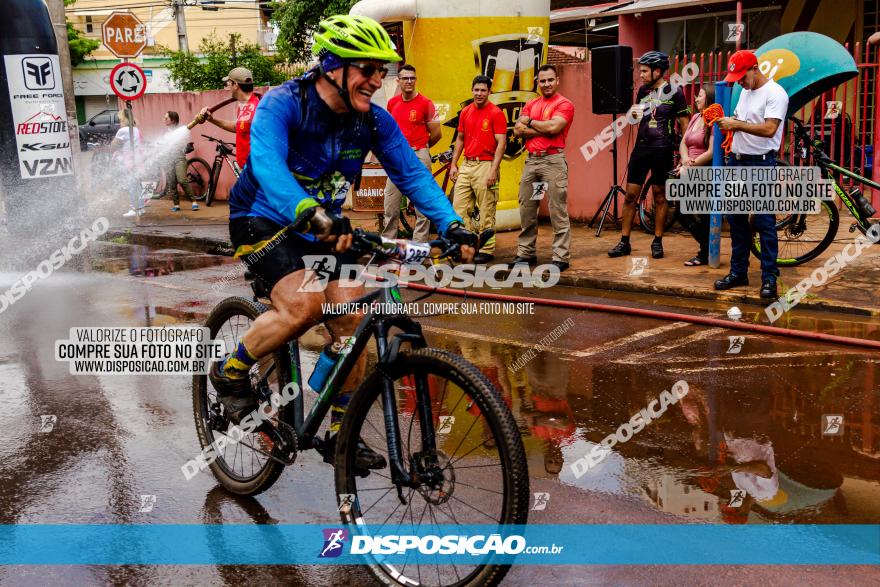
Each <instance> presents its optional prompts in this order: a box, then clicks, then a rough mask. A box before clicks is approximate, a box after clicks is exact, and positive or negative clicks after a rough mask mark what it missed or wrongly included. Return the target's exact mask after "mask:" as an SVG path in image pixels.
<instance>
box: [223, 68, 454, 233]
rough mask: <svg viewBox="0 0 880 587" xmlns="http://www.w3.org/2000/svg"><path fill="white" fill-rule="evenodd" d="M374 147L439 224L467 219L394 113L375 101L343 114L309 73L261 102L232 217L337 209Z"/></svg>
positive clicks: (284, 219)
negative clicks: (308, 202)
mask: <svg viewBox="0 0 880 587" xmlns="http://www.w3.org/2000/svg"><path fill="white" fill-rule="evenodd" d="M370 151H372V152H373V153H374V154H375V155H376V157H378V159H379V162H380V163H381V164H382V167H384V169H385V172H386V173H387V174H388V177H389V179H390V180H391V181H392V182H394V184H395V185H396V186H397V187H398V188H400V191H401V192H402V193H404V194H405V195H406V196H407V197H409V198H410V199H411V200H412V201H413V203H414V204H415V206H416V208H418V209H419V210H420V211H421V212H422V213H423V214H424V215H425V216H427V217H428V218H429V219H431V220H432V221H433V222H434V223H435V224H436V225H437V227H438V229H440V230H441V231H445V230H446V229H447V228H448V227H449V225H450V224H451V223H452V222H455V221H461V218H460V217H459V216H458V215H457V214H455V212H454V211H453V209H452V205H451V204H450V203H449V200H448V199H447V198H446V194H444V193H443V190H441V189H440V186H438V185H437V182H435V181H434V178H433V177H432V175H431V172H430V171H428V169H427V168H426V167H425V166H424V165H423V164H422V162H421V161H420V160H419V158H418V157H417V156H416V154H415V153H414V152H413V150H412V148H411V147H410V146H409V144H408V143H407V142H406V139H405V138H404V136H403V133H402V132H401V131H400V128H399V127H398V126H397V123H396V122H395V121H394V119H393V118H392V117H391V115H390V114H388V112H386V111H385V110H383V109H382V108H380V107H379V106H376V105H375V104H373V105H371V112H370V113H367V114H358V113H347V114H338V113H336V112H333V111H332V110H331V109H330V108H329V107H328V106H327V104H326V103H325V102H324V101H323V100H322V99H321V98H320V96H319V95H318V92H317V90H316V89H315V86H314V83H312V82H310V81H308V80H304V79H303V78H298V79H293V80H290V81H288V82H285V83H284V84H283V85H281V86H279V87H277V88H275V89H273V90H271V91H270V92H268V93H267V94H266V95H265V96H264V97H263V99H262V100H260V104H259V106H258V107H257V111H256V114H255V115H254V120H253V124H252V125H251V151H250V155H249V156H248V161H247V164H246V165H245V167H244V170H243V171H242V174H241V177H240V178H239V179H238V181H237V182H236V183H235V185H234V186H233V187H232V190H231V192H230V194H229V211H230V217H231V218H240V217H242V216H260V217H264V218H268V219H270V220H272V221H274V222H277V223H279V224H283V225H287V224H290V223H292V222H293V221H294V219H295V218H296V210H297V206H298V205H299V204H300V203H301V202H302V201H303V200H304V199H306V198H314V199H315V200H317V201H318V202H319V203H320V204H321V205H322V206H324V207H325V208H326V209H327V210H330V211H332V212H334V213H337V214H338V213H340V212H341V210H342V205H343V203H344V202H345V196H346V193H347V192H348V190H349V188H350V187H351V186H352V184H353V183H354V182H355V180H356V178H357V177H358V175H359V174H360V173H361V167H362V165H363V162H364V159H365V158H366V156H367V153H368V152H370ZM300 236H303V237H305V238H307V239H309V240H313V239H314V237H313V236H312V235H308V234H303V235H300Z"/></svg>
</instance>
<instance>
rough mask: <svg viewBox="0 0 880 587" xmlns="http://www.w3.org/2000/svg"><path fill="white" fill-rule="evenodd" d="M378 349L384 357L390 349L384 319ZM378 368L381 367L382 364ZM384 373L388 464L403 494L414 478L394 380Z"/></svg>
mask: <svg viewBox="0 0 880 587" xmlns="http://www.w3.org/2000/svg"><path fill="white" fill-rule="evenodd" d="M376 350H377V351H378V355H379V357H380V358H381V357H384V356H385V355H386V352H387V350H388V325H387V324H386V323H385V321H384V320H379V321H377V323H376ZM378 368H380V369H381V366H379V367H378ZM380 373H382V372H381V371H380ZM382 375H383V377H382V413H383V416H384V419H385V436H386V438H387V439H388V461H389V462H388V466H389V467H390V468H391V481H392V483H394V484H395V485H397V489H398V495H401V487H403V486H409V485H411V484H412V478H411V477H410V475H409V473H407V472H406V467H405V466H404V463H403V460H402V455H401V451H400V448H401V438H400V423H399V422H398V419H397V398H396V397H394V380H393V379H391V377H389V376H388V375H386V374H385V373H382ZM401 499H402V498H401Z"/></svg>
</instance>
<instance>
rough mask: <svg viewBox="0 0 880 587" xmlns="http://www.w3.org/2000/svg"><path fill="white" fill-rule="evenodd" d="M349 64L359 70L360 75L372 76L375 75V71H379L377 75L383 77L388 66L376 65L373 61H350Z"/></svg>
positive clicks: (386, 72)
mask: <svg viewBox="0 0 880 587" xmlns="http://www.w3.org/2000/svg"><path fill="white" fill-rule="evenodd" d="M349 65H351V66H352V67H357V68H358V69H360V70H361V75H363V76H364V77H373V76H374V75H376V72H377V71H378V72H379V77H381V78H382V79H385V76H386V75H388V68H387V67H385V66H384V65H376V64H375V63H355V62H350V63H349Z"/></svg>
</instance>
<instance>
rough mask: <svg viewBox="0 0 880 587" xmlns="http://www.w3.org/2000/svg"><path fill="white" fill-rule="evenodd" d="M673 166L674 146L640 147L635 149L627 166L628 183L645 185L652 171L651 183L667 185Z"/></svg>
mask: <svg viewBox="0 0 880 587" xmlns="http://www.w3.org/2000/svg"><path fill="white" fill-rule="evenodd" d="M672 166H673V150H672V148H666V147H663V148H657V147H639V146H636V148H635V149H633V152H632V155H630V157H629V165H628V166H627V168H626V183H637V184H639V185H645V179H646V178H647V177H648V172H649V171H650V172H651V185H666V180H667V179H669V172H670V171H672Z"/></svg>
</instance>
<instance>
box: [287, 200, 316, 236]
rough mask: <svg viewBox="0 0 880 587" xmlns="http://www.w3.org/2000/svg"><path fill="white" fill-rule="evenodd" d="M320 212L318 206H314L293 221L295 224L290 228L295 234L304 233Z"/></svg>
mask: <svg viewBox="0 0 880 587" xmlns="http://www.w3.org/2000/svg"><path fill="white" fill-rule="evenodd" d="M317 211H318V207H317V206H312V207H311V208H309V209H308V210H305V211H304V212H303V213H302V214H300V215H299V216H297V217H296V220H294V221H293V224H291V225H290V228H291V229H293V230H294V231H295V232H302V231H303V229H304V228H305V227H306V226H308V224H309V221H310V220H311V219H312V217H313V216H314V215H315V213H316V212H317Z"/></svg>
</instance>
